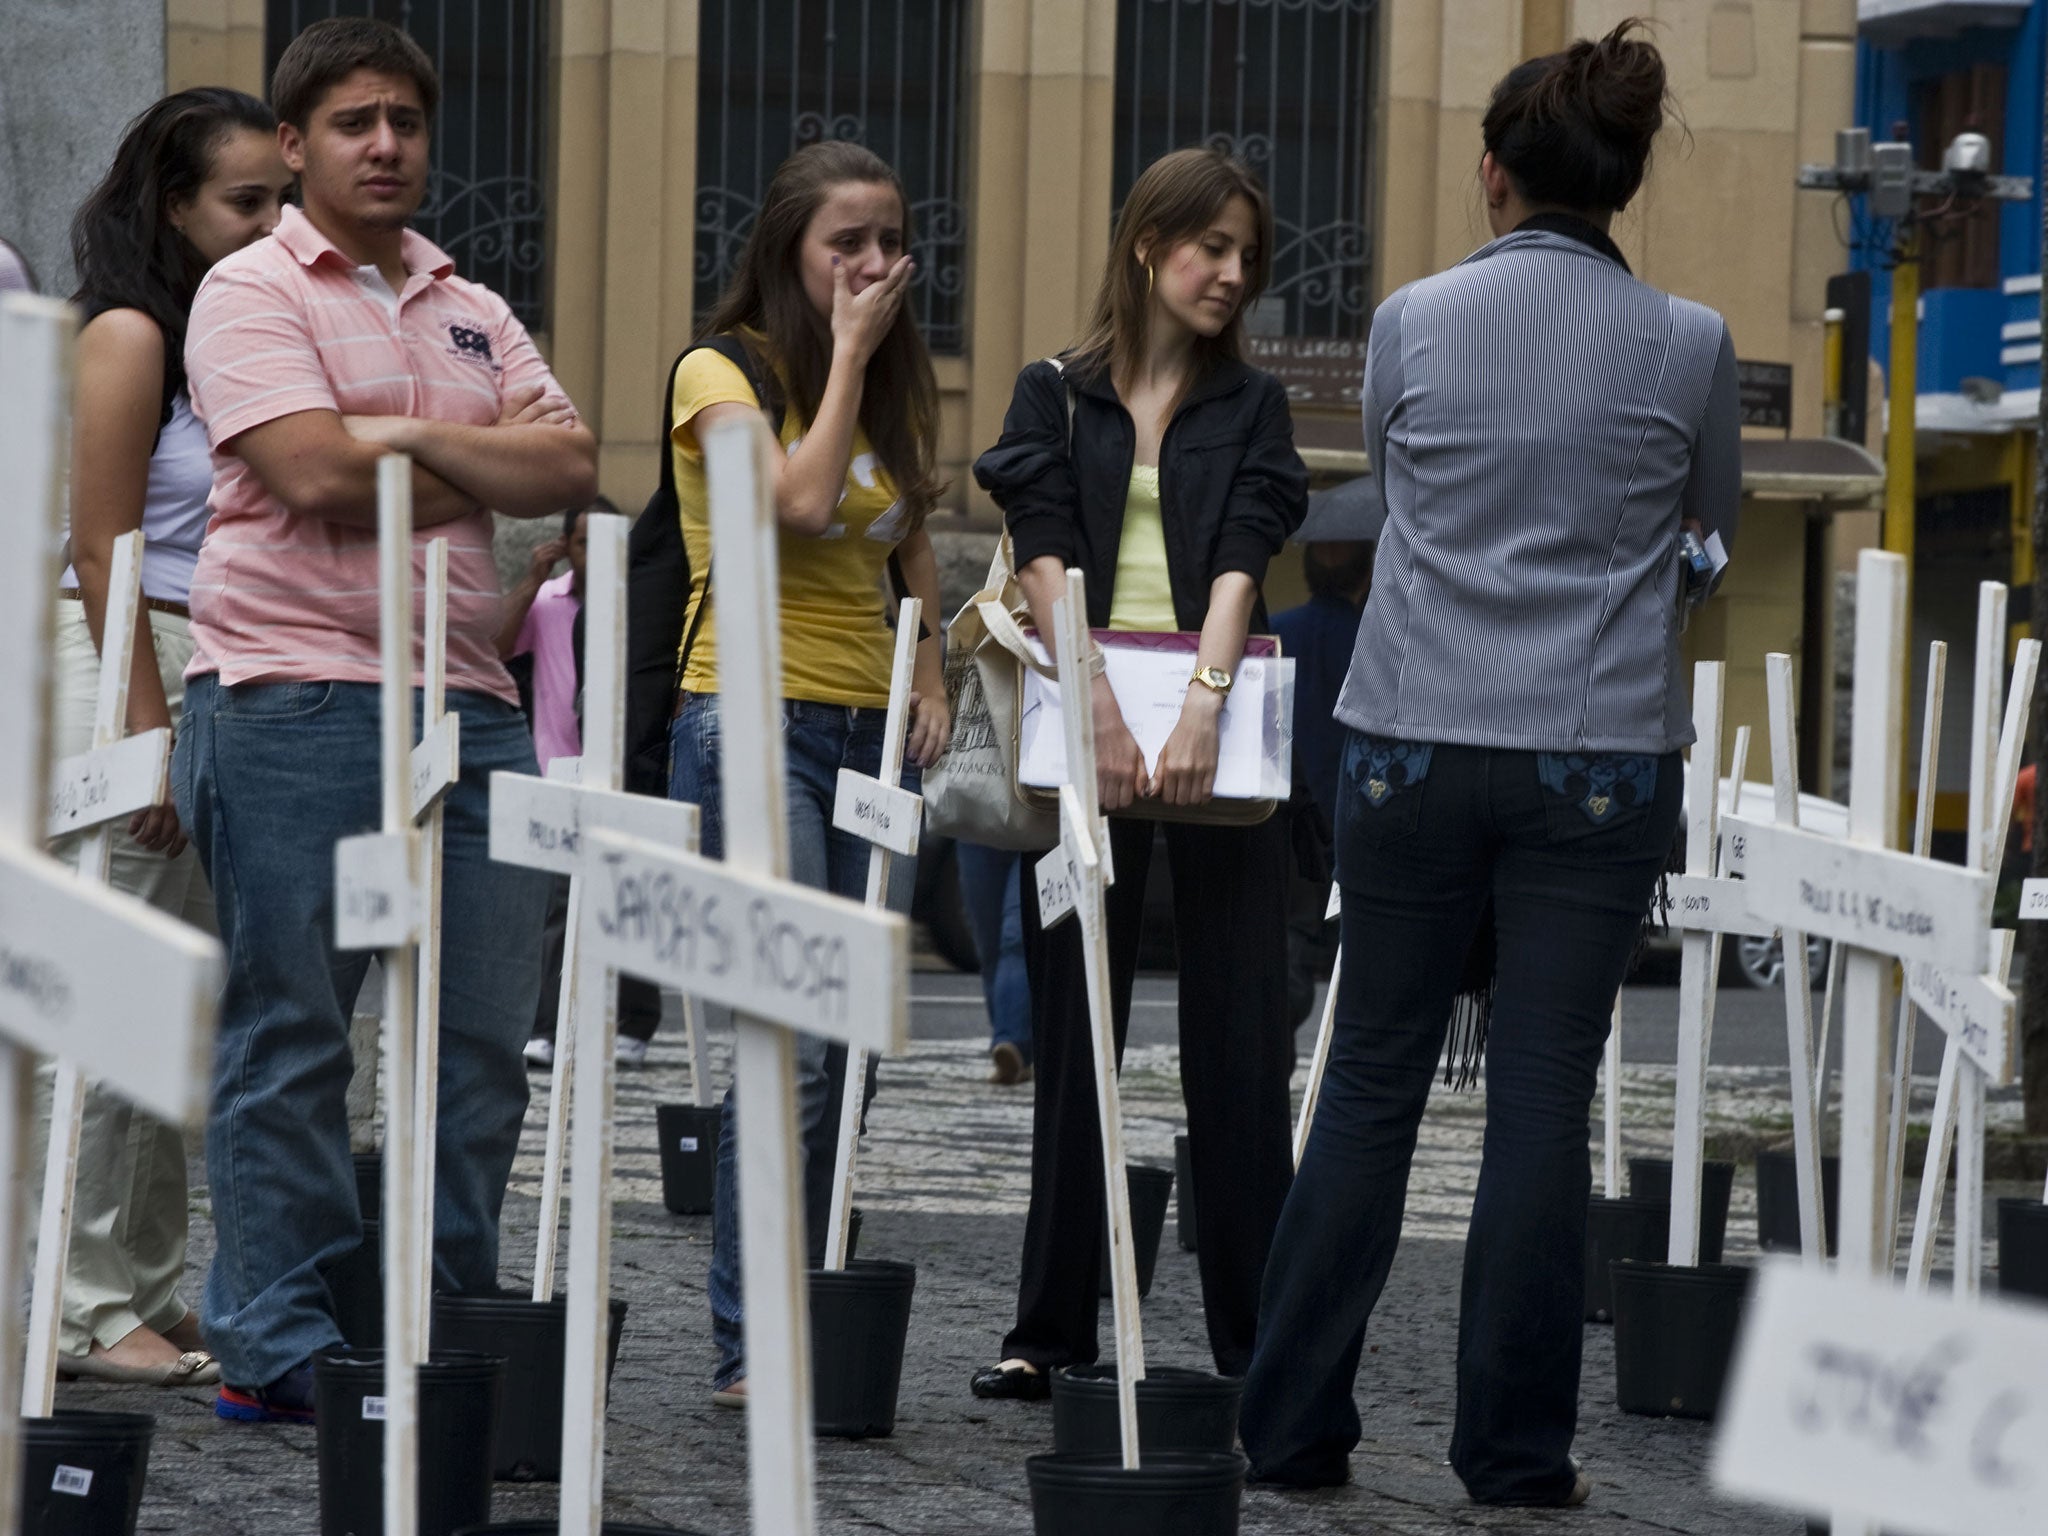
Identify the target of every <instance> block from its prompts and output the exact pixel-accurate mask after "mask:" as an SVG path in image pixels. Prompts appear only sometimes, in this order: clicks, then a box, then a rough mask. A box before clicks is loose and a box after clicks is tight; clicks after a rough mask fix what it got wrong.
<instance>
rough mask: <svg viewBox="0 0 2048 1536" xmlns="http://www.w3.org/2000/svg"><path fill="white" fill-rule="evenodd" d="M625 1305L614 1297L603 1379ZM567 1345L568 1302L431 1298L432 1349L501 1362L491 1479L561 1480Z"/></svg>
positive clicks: (509, 1295)
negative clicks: (502, 1379)
mask: <svg viewBox="0 0 2048 1536" xmlns="http://www.w3.org/2000/svg"><path fill="white" fill-rule="evenodd" d="M625 1326H626V1304H625V1302H623V1301H621V1300H620V1299H619V1298H618V1297H616V1296H614V1297H613V1298H612V1302H611V1317H610V1319H609V1322H608V1326H607V1327H606V1329H605V1347H604V1375H605V1382H606V1384H607V1386H609V1384H610V1382H611V1376H612V1367H613V1366H615V1365H616V1364H618V1359H619V1334H620V1332H621V1331H622V1330H623V1329H624V1328H625ZM568 1339H569V1312H568V1302H567V1300H566V1299H565V1298H563V1297H561V1296H557V1297H555V1298H554V1299H553V1300H552V1301H535V1300H534V1299H533V1298H532V1297H530V1296H522V1295H520V1294H519V1293H518V1292H516V1291H506V1292H504V1293H502V1294H500V1295H497V1296H436V1297H435V1298H434V1349H435V1352H436V1353H440V1354H447V1353H453V1352H459V1351H473V1352H476V1353H479V1354H492V1355H502V1356H504V1358H505V1391H504V1396H503V1398H502V1399H501V1402H502V1407H501V1408H500V1410H499V1413H498V1439H497V1447H498V1448H497V1454H496V1456H495V1457H493V1459H492V1466H491V1476H492V1477H494V1478H497V1479H499V1480H500V1481H503V1482H511V1483H554V1482H560V1481H561V1477H562V1370H563V1358H564V1355H565V1353H566V1351H567V1347H568Z"/></svg>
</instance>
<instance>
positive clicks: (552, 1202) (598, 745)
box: [491, 512, 697, 1486]
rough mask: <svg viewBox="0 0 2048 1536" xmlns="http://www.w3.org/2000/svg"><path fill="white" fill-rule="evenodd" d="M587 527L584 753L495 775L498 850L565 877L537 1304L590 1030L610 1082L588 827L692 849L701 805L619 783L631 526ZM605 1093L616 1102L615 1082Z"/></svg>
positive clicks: (601, 1300)
mask: <svg viewBox="0 0 2048 1536" xmlns="http://www.w3.org/2000/svg"><path fill="white" fill-rule="evenodd" d="M584 528H585V538H586V540H587V544H588V554H587V556H586V559H585V563H584V568H583V755H582V757H580V758H577V759H572V760H568V761H566V762H565V761H564V760H562V759H559V758H558V759H556V761H555V762H554V763H552V764H550V765H549V771H548V776H547V778H545V779H536V778H534V777H533V776H532V775H531V774H524V773H494V774H492V775H491V857H492V858H494V859H497V860H500V861H501V862H503V863H506V864H521V865H524V866H526V867H527V868H529V869H544V870H547V871H548V872H549V873H551V874H556V875H567V876H568V877H569V916H568V926H567V930H566V931H565V933H564V935H563V941H562V986H561V1002H560V1004H559V1008H558V1011H557V1013H556V1016H555V1017H556V1025H555V1065H554V1071H553V1074H552V1077H551V1081H550V1083H549V1091H548V1129H547V1152H546V1158H545V1161H544V1162H543V1164H542V1172H541V1197H540V1237H539V1242H538V1244H537V1245H536V1248H535V1254H534V1265H533V1299H534V1300H535V1301H546V1300H547V1299H548V1298H549V1297H551V1296H553V1295H554V1294H555V1268H556V1263H557V1232H558V1231H559V1229H560V1226H561V1218H562V1177H563V1169H564V1165H565V1163H566V1161H567V1157H566V1153H567V1141H568V1134H569V1107H570V1102H571V1099H572V1097H573V1095H574V1085H575V1081H576V1074H577V1071H578V1069H579V1063H580V1064H581V1068H582V1070H584V1071H593V1070H598V1069H596V1068H595V1067H594V1066H593V1065H592V1063H593V1062H594V1060H595V1059H596V1058H595V1056H592V1055H588V1054H586V1053H585V1050H584V1040H585V1036H587V1035H588V1036H597V1035H604V1036H605V1037H606V1038H605V1040H604V1043H603V1048H602V1050H601V1051H600V1050H599V1049H598V1045H597V1043H596V1041H595V1040H594V1039H593V1041H592V1043H591V1047H590V1049H591V1051H592V1052H595V1053H596V1054H597V1055H601V1056H602V1058H603V1060H604V1061H605V1062H606V1063H607V1065H606V1066H605V1067H604V1068H603V1069H602V1071H601V1072H600V1074H599V1075H600V1077H601V1078H602V1080H603V1083H604V1084H609V1083H611V1082H612V1080H613V1078H612V1075H611V1074H612V1068H611V1066H610V1063H611V1061H612V1052H613V1049H614V1041H615V1037H616V1031H617V1027H618V1015H617V1012H616V1007H615V1003H616V999H615V998H614V997H613V996H612V993H613V990H614V987H615V981H614V979H613V978H612V977H611V975H610V973H609V972H608V971H606V970H605V968H604V967H602V966H597V967H590V966H586V965H585V964H584V958H583V943H582V938H581V926H582V925H581V917H582V911H583V899H584V889H583V880H582V878H581V874H580V871H581V870H582V867H583V866H582V862H581V859H582V847H583V838H584V834H585V833H586V832H589V831H591V830H593V829H595V828H598V827H607V828H610V829H611V830H613V831H616V832H628V833H631V834H633V835H634V836H636V837H644V838H646V839H648V840H649V841H651V842H657V843H664V844H668V845H670V846H672V847H676V848H682V849H685V850H687V851H689V852H691V853H694V852H696V849H697V807H695V806H694V805H683V804H681V803H679V802H677V801H673V800H665V799H657V798H655V797H653V796H650V795H629V794H625V793H623V792H622V791H621V789H620V785H622V784H623V783H624V782H625V719H626V685H625V677H626V535H627V529H628V525H627V521H626V519H625V518H623V517H618V516H614V515H613V514H611V513H608V512H598V513H592V514H591V515H590V516H589V517H588V518H586V519H585V521H584ZM607 1021H609V1022H607ZM592 1081H597V1079H591V1078H586V1079H585V1085H586V1087H587V1086H588V1085H589V1083H591V1082H592ZM601 1091H602V1092H604V1093H605V1094H606V1095H607V1101H609V1095H610V1093H611V1089H610V1087H609V1086H603V1087H602V1088H601ZM609 1303H610V1296H609V1294H608V1293H607V1294H601V1295H600V1296H599V1297H598V1301H597V1308H596V1312H595V1323H594V1324H593V1326H595V1327H597V1328H599V1329H602V1328H603V1327H604V1326H605V1320H606V1315H607V1314H606V1308H607V1307H608V1305H609ZM569 1308H570V1315H569V1326H570V1329H571V1334H570V1336H571V1337H572V1338H575V1337H577V1336H578V1331H579V1330H580V1329H581V1328H582V1326H583V1325H584V1324H586V1323H590V1322H591V1314H590V1313H589V1309H588V1308H587V1307H586V1306H585V1305H584V1301H583V1298H581V1297H572V1298H571V1299H570V1302H569ZM565 1471H566V1468H565ZM565 1486H566V1484H565Z"/></svg>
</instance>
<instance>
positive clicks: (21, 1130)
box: [0, 295, 221, 1498]
mask: <svg viewBox="0 0 2048 1536" xmlns="http://www.w3.org/2000/svg"><path fill="white" fill-rule="evenodd" d="M75 323H76V322H75V318H74V316H73V313H72V311H71V309H70V307H69V306H68V305H65V304H60V303H58V302H56V301H55V300H51V299H40V298H33V297H29V296H26V295H9V296H7V297H6V298H4V299H0V484H5V485H6V486H7V487H8V495H7V496H6V497H5V498H0V530H4V531H5V534H6V535H7V537H6V541H5V542H6V544H7V547H8V548H10V549H12V550H15V551H16V552H17V553H18V554H19V555H20V556H21V558H22V573H21V580H20V582H19V583H18V584H17V587H16V591H15V592H14V594H13V596H12V599H11V600H10V601H8V602H6V603H0V656H5V657H6V658H7V665H6V666H5V667H0V1402H6V1403H13V1402H18V1401H21V1399H22V1374H21V1373H22V1363H23V1358H24V1351H23V1347H22V1346H23V1340H22V1323H21V1316H22V1308H21V1299H22V1298H21V1275H22V1271H23V1269H24V1267H25V1265H24V1254H23V1246H24V1245H23V1237H24V1235H25V1225H26V1218H27V1209H26V1201H25V1198H24V1185H25V1183H26V1178H25V1175H26V1172H27V1164H28V1151H29V1142H28V1137H29V1128H30V1126H31V1124H32V1123H33V1121H34V1101H33V1098H32V1097H31V1087H32V1083H33V1077H32V1073H33V1069H34V1058H35V1056H36V1055H37V1054H41V1055H45V1056H52V1057H57V1058H59V1059H61V1060H64V1061H67V1062H70V1063H71V1064H73V1065H74V1066H75V1067H76V1068H77V1069H78V1071H79V1072H80V1073H81V1074H82V1075H83V1076H88V1077H92V1078H95V1079H97V1080H98V1081H99V1082H100V1084H101V1085H102V1087H103V1088H105V1089H107V1090H109V1091H111V1092H114V1093H117V1094H120V1095H121V1096H122V1097H123V1098H126V1099H129V1100H131V1101H132V1102H134V1103H135V1104H137V1105H139V1106H140V1107H141V1108H143V1109H145V1110H148V1111H149V1112H150V1113H151V1114H154V1115H156V1116H157V1117H159V1118H160V1119H164V1120H168V1121H171V1122H173V1123H174V1124H179V1125H192V1124H196V1123H197V1122H198V1121H199V1120H200V1119H201V1118H203V1116H204V1115H205V1113H206V1100H207V1092H208V1082H209V1070H208V1069H209V1066H210V1059H211V1056H212V1049H213V1024H214V1008H215V1003H216V1000H217V999H218V997H219V995H220V978H221V954H220V945H219V943H218V941H216V940H214V939H212V938H210V937H208V936H207V935H205V934H202V933H199V932H198V931H196V930H195V929H192V928H189V927H187V926H186V925H185V924H183V923H180V922H178V921H176V920H175V919H173V918H170V917H167V916H165V915H164V914H163V913H161V912H158V911H156V910H155V909H153V908H152V907H150V906H148V905H147V904H146V903H144V902H141V901H138V900H137V899H136V898H134V897H132V896H128V895H124V894H122V893H120V892H117V891H110V890H107V889H106V888H105V887H103V886H100V885H97V884H94V883H92V882H90V881H86V880H81V879H79V878H78V876H77V875H76V874H74V873H73V872H72V871H71V870H69V869H66V868H65V867H64V866H63V865H61V864H59V863H57V862H56V861H55V860H54V859H52V858H50V857H49V856H48V854H46V853H45V852H44V851H43V838H44V836H45V833H46V831H47V827H48V820H49V799H48V788H49V777H48V770H49V763H48V760H47V747H48V741H49V709H50V681H51V671H50V650H51V647H50V636H51V632H52V629H53V619H54V613H53V610H52V606H51V605H52V604H53V602H54V601H55V597H56V591H57V579H58V572H59V570H60V564H59V560H58V549H59V545H60V539H59V533H58V529H59V524H60V511H61V507H62V499H63V491H62V484H63V482H62V474H61V465H62V462H63V455H64V450H65V446H66V443H67V440H68V435H67V432H66V421H65V413H66V409H67V407H68V404H69V401H70V397H71V347H72V336H73V329H74V326H75ZM133 628H134V625H133V623H132V621H131V622H130V624H129V625H128V626H127V629H128V631H130V632H132V630H133ZM111 638H112V639H113V640H114V642H115V645H116V646H117V647H118V646H119V645H120V644H121V634H120V631H116V632H115V633H114V634H113V635H112V636H111ZM109 955H119V956H120V958H121V963H120V964H118V965H109V964H108V963H107V957H108V956H109ZM57 1247H58V1249H59V1251H60V1252H61V1250H62V1247H63V1244H62V1242H61V1241H60V1242H59V1243H58V1244H57ZM20 1446H21V1427H20V1420H19V1419H17V1418H16V1417H15V1416H14V1415H13V1414H0V1489H8V1490H15V1489H19V1488H20V1486H21V1455H20ZM13 1496H14V1495H13V1494H12V1493H11V1492H10V1493H9V1494H8V1497H10V1498H11V1497H13Z"/></svg>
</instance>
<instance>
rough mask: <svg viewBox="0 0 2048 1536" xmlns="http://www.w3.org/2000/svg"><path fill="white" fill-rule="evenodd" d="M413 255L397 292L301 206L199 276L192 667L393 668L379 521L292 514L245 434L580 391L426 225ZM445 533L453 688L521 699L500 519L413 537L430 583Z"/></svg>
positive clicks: (189, 335) (413, 238)
mask: <svg viewBox="0 0 2048 1536" xmlns="http://www.w3.org/2000/svg"><path fill="white" fill-rule="evenodd" d="M402 259H403V260H404V263H405V268H406V272H407V277H406V281H405V286H404V287H403V288H402V289H401V290H400V291H399V292H398V293H396V294H393V293H392V292H391V290H390V288H389V286H388V285H386V283H385V282H384V280H383V278H382V277H381V276H379V275H378V273H377V272H376V270H375V269H374V268H360V267H357V266H356V265H355V264H354V263H353V262H351V261H350V260H349V259H348V258H347V257H346V256H345V255H343V254H342V253H341V251H340V250H338V249H337V248H336V247H335V245H334V244H333V243H332V242H331V241H329V240H328V239H327V237H326V236H324V235H322V234H321V233H320V231H319V230H317V229H315V228H314V227H313V225H312V223H311V222H310V221H308V220H307V218H306V216H305V215H304V214H303V213H301V212H300V211H299V210H298V209H297V208H290V207H288V208H286V209H285V210H284V217H283V218H282V219H281V220H280V221H279V223H278V226H277V232H276V233H275V234H274V235H272V236H271V237H270V238H269V239H267V240H259V241H257V242H256V243H255V244H254V245H251V246H248V247H247V248H245V249H243V250H240V251H237V252H236V253H235V254H234V255H232V256H229V257H227V258H226V259H225V260H223V261H222V262H220V263H219V264H218V265H217V266H215V267H214V269H213V270H212V271H211V272H210V273H208V274H207V277H206V281H205V282H203V283H202V284H200V287H199V295H198V298H197V299H196V300H195V301H194V302H193V305H192V319H191V323H190V325H189V327H188V329H187V332H186V341H185V370H186V374H187V376H188V377H189V379H190V380H191V393H192V409H193V411H194V413H195V414H196V415H197V416H198V417H199V419H200V420H201V421H203V422H204V423H205V424H206V431H207V436H208V439H209V440H210V441H211V443H212V445H213V496H212V499H211V502H210V508H211V513H212V516H211V519H210V520H209V522H208V524H207V530H206V541H205V544H204V545H203V546H202V547H201V549H200V553H199V565H198V568H197V570H195V571H194V572H193V576H192V599H191V606H192V640H193V653H192V662H191V665H190V666H189V667H187V668H186V671H185V675H186V676H187V677H188V678H189V677H200V676H204V675H205V674H207V673H216V672H217V673H219V674H220V679H221V681H222V682H223V683H227V684H229V685H233V684H236V683H252V682H375V681H376V680H377V677H378V648H377V644H378V636H377V608H378V589H377V531H376V530H375V529H374V528H353V527H347V526H344V525H343V524H340V523H330V522H323V521H321V520H320V519H318V518H311V517H302V516H299V515H297V514H295V513H293V512H291V511H289V510H288V509H287V508H286V507H285V506H284V504H283V503H282V502H280V501H279V500H278V499H277V498H276V497H275V496H273V495H271V494H270V492H269V490H268V489H267V488H266V487H265V486H264V484H263V482H262V481H261V480H259V479H258V478H257V477H256V473H255V471H254V470H252V469H251V468H250V467H249V466H248V465H247V464H245V463H244V462H243V461H242V460H241V459H240V458H238V457H237V456H236V455H235V452H234V439H235V438H236V437H237V436H238V435H239V434H241V433H243V432H246V431H248V430H249V429H250V428H251V427H258V426H261V425H263V424H264V423H265V422H268V421H275V420H277V419H278V418H279V417H283V416H289V415H293V414H295V413H297V412H299V411H338V412H341V413H343V414H345V415H356V416H421V417H428V418H431V419H434V420H438V421H459V422H465V423H468V424H470V425H472V426H487V425H489V424H490V423H492V422H494V421H496V420H497V419H498V416H499V413H500V408H501V402H502V401H503V399H504V397H505V395H506V394H507V393H508V392H509V391H512V390H514V389H517V388H519V387H520V386H521V385H530V384H539V385H541V386H542V388H543V389H544V390H545V391H546V392H547V395H548V397H549V398H550V400H551V401H553V402H554V403H557V404H560V405H567V404H568V397H567V396H566V395H564V394H563V393H562V388H561V386H560V385H559V384H557V383H556V382H555V379H554V375H553V374H551V373H550V372H549V371H548V366H547V364H546V363H544V362H543V361H541V357H540V353H539V352H538V351H537V350H535V348H534V345H533V341H532V338H530V337H529V336H528V335H527V334H526V327H525V326H523V325H521V324H520V323H519V321H518V320H517V319H516V318H515V317H514V316H513V314H512V311H511V310H510V309H509V308H508V307H507V306H506V304H505V301H504V300H503V299H501V298H499V297H498V296H497V295H496V294H495V293H492V292H491V291H490V290H489V289H488V288H484V287H481V286H480V285H478V284H476V283H471V282H465V281H464V280H463V279H462V278H459V277H457V276H455V264H454V262H452V261H450V260H449V259H448V257H447V256H446V255H445V254H443V253H442V252H441V251H440V250H439V249H438V248H437V247H436V246H435V245H434V244H433V243H432V242H431V241H429V240H427V239H426V238H425V237H424V236H421V235H419V234H416V233H414V232H413V231H411V230H408V231H406V234H405V239H404V248H403V252H402ZM435 538H446V539H447V540H448V685H449V687H451V688H470V689H478V690H481V691H483V692H486V693H492V694H495V695H497V696H498V697H499V698H501V699H505V700H507V701H508V702H516V701H517V699H518V696H519V695H518V690H517V689H515V688H514V687H513V684H512V679H511V678H510V676H509V675H508V674H507V673H506V671H505V668H504V666H503V664H502V663H500V662H499V660H498V652H497V632H498V620H499V603H500V591H499V587H498V573H497V568H496V566H495V565H494V564H493V563H492V560H491V514H490V513H489V512H487V511H483V510H478V511H475V512H472V513H470V514H469V516H467V517H464V518H459V519H457V520H456V521H454V522H449V523H442V524H439V525H438V526H436V527H434V528H433V529H431V530H425V529H423V530H421V531H420V532H418V533H416V534H415V535H414V543H415V578H416V581H415V588H414V590H415V591H418V590H419V584H418V578H419V570H420V567H421V565H422V564H423V562H424V559H425V551H426V546H427V543H428V541H429V540H430V539H435Z"/></svg>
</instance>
